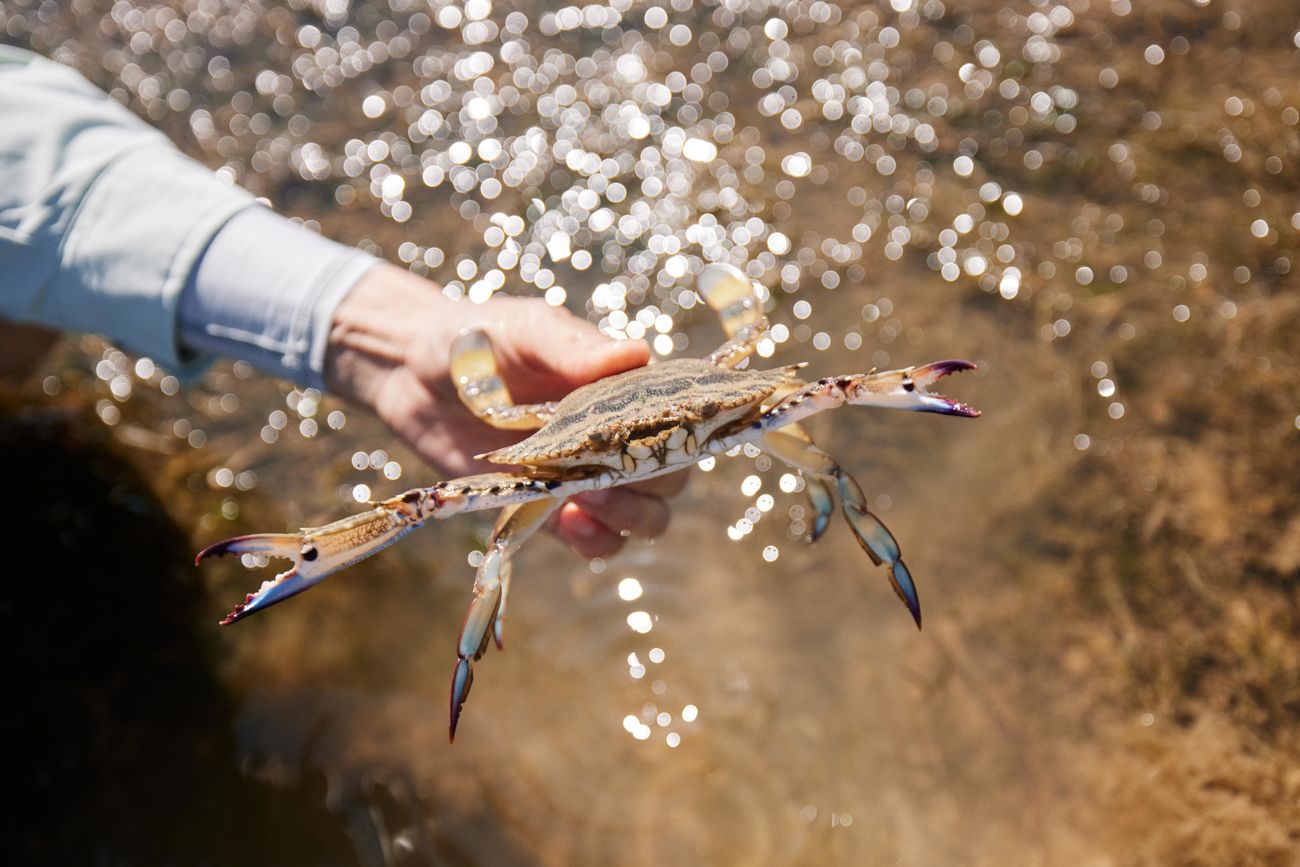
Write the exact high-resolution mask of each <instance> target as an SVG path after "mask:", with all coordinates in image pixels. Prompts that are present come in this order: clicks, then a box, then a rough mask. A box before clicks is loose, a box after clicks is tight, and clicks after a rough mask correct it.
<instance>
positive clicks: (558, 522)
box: [547, 502, 623, 560]
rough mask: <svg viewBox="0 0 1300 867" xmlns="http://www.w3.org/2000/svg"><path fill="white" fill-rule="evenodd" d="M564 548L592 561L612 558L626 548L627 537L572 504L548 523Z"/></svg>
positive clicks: (568, 504)
mask: <svg viewBox="0 0 1300 867" xmlns="http://www.w3.org/2000/svg"><path fill="white" fill-rule="evenodd" d="M547 527H548V529H550V530H551V532H553V533H554V534H555V535H556V536H557V537H558V538H559V539H560V541H561V542H563V543H564V544H566V545H568V546H569V547H570V548H572V549H573V550H574V551H577V552H578V554H579V556H582V557H586V558H587V559H588V560H591V559H594V558H596V557H612V556H614V555H615V554H616V553H618V550H619V549H620V548H622V547H623V537H622V536H620V535H619V534H617V533H615V532H613V531H611V530H610V529H609V528H608V527H606V526H605V525H604V524H602V523H600V522H599V521H597V520H596V519H595V518H593V517H591V515H589V514H587V512H585V511H583V509H582V507H581V506H579V505H578V504H577V503H573V502H569V503H565V504H564V505H563V506H561V507H560V511H558V512H556V513H555V515H554V516H553V517H552V518H551V520H550V521H549V522H547Z"/></svg>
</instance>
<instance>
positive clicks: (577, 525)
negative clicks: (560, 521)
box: [571, 513, 605, 539]
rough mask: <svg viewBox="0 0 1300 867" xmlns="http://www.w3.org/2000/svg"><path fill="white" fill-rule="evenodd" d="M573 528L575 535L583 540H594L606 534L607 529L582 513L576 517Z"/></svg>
mask: <svg viewBox="0 0 1300 867" xmlns="http://www.w3.org/2000/svg"><path fill="white" fill-rule="evenodd" d="M571 526H572V529H573V535H575V536H577V537H579V538H581V539H594V538H596V537H597V536H600V535H602V534H603V533H604V532H605V528H604V527H602V526H601V525H600V524H599V523H597V522H596V521H595V519H593V518H591V517H589V516H588V515H584V514H581V513H579V514H578V515H577V516H575V517H574V519H573V523H572V525H571Z"/></svg>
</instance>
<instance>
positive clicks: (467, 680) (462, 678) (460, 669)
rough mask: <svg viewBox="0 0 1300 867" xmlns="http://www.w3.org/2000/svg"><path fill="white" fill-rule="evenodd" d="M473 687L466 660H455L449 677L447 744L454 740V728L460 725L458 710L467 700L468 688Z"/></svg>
mask: <svg viewBox="0 0 1300 867" xmlns="http://www.w3.org/2000/svg"><path fill="white" fill-rule="evenodd" d="M473 685H474V669H473V667H472V666H471V665H470V662H469V660H468V659H465V658H464V657H461V658H460V659H458V660H456V670H455V671H453V672H452V675H451V721H450V725H449V726H448V728H447V742H448V743H452V742H454V741H455V740H456V726H457V724H459V723H460V709H461V707H462V706H463V705H464V704H465V699H467V698H469V688H470V687H471V686H473Z"/></svg>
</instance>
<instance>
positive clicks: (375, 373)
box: [324, 262, 455, 411]
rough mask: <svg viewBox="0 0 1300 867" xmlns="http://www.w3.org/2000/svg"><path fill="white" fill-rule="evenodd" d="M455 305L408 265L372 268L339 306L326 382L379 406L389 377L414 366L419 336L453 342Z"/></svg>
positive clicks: (363, 403) (327, 358) (362, 401)
mask: <svg viewBox="0 0 1300 867" xmlns="http://www.w3.org/2000/svg"><path fill="white" fill-rule="evenodd" d="M453 305H454V302H453V301H451V300H450V299H448V298H447V297H445V296H444V295H443V294H442V293H441V292H439V291H438V287H437V286H436V284H434V283H431V282H429V281H428V280H424V279H422V278H420V277H416V276H415V275H413V274H411V273H410V272H409V271H407V270H406V269H404V268H399V267H397V266H395V265H392V264H390V263H387V262H381V263H380V264H378V265H376V266H375V267H373V268H371V269H370V270H369V271H367V272H366V273H365V274H364V275H362V277H361V278H360V279H359V280H357V282H356V283H355V284H354V285H353V287H352V289H351V290H349V291H348V293H347V295H345V296H344V297H343V300H342V301H340V302H339V304H338V306H337V307H336V308H335V310H334V315H333V318H332V321H331V323H330V328H329V333H328V336H327V338H326V346H325V369H324V375H325V386H326V388H327V389H328V390H329V391H330V392H332V393H334V394H337V395H339V396H340V397H344V398H347V399H349V400H351V401H353V402H355V403H358V404H360V405H361V406H364V407H366V408H367V409H370V410H372V411H376V410H377V409H378V406H379V403H380V398H379V395H380V393H381V392H382V391H383V389H384V387H385V385H386V384H387V382H388V380H389V377H390V376H391V375H392V374H393V373H394V372H396V371H399V370H403V369H407V368H409V367H410V366H411V360H412V352H411V349H412V346H413V345H414V344H415V342H416V341H428V340H430V339H432V340H433V341H434V342H435V345H450V341H451V339H452V338H453V337H454V336H455V326H454V324H453V323H451V322H450V317H449V315H448V314H449V312H450V308H452V306H453ZM443 331H446V332H448V333H447V334H446V335H445V336H444V335H442V334H441V333H442V332H443ZM431 373H432V374H433V377H434V379H437V378H439V377H438V376H437V372H431Z"/></svg>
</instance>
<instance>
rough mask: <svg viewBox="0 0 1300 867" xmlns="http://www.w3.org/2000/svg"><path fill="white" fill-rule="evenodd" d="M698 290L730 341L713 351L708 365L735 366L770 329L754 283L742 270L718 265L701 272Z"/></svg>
mask: <svg viewBox="0 0 1300 867" xmlns="http://www.w3.org/2000/svg"><path fill="white" fill-rule="evenodd" d="M695 288H696V291H698V292H699V293H700V295H701V296H703V298H704V300H705V302H706V303H707V304H708V305H709V307H711V308H713V311H714V312H715V313H717V314H718V318H719V319H721V320H722V330H723V331H724V332H726V335H727V337H728V338H730V339H729V340H728V341H727V342H726V343H724V344H722V346H720V347H718V348H717V349H716V350H714V352H713V354H712V355H710V356H709V359H708V360H709V363H710V364H716V365H717V366H718V367H735V366H736V365H737V364H739V363H740V362H741V361H743V360H745V359H746V358H748V357H749V356H750V355H751V354H753V352H754V349H755V348H757V346H758V341H759V339H760V338H762V336H763V334H764V333H765V332H766V331H767V328H768V323H767V317H766V316H764V315H763V304H762V302H761V301H759V300H758V295H757V294H756V293H755V292H754V282H753V281H752V280H750V279H749V278H748V277H746V276H745V274H744V273H743V272H742V271H741V270H740V269H739V268H736V267H734V266H732V265H726V264H723V263H720V262H715V263H713V264H711V265H705V266H704V270H702V271H700V276H699V278H698V279H697V280H696V281H695Z"/></svg>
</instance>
